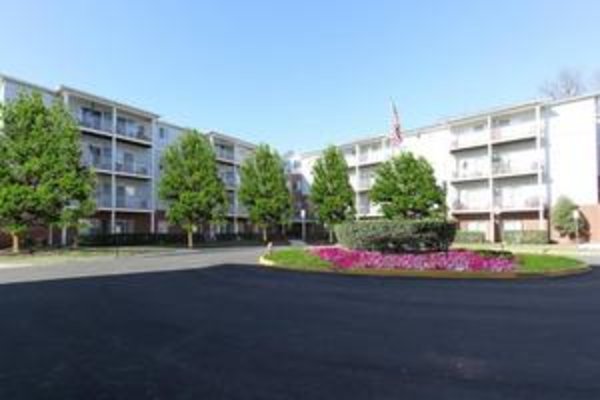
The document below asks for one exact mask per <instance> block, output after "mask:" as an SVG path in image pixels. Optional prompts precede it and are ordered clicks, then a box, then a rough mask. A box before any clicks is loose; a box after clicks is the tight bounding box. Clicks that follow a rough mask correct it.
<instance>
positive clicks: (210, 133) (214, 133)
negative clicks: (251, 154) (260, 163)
mask: <svg viewBox="0 0 600 400" xmlns="http://www.w3.org/2000/svg"><path fill="white" fill-rule="evenodd" d="M206 136H214V137H218V138H221V139H225V140H228V141H231V142H236V143H240V144H243V145H244V146H246V147H250V148H252V149H255V148H256V147H257V145H256V144H254V143H250V142H248V141H246V140H244V139H240V138H239V137H236V136H232V135H228V134H226V133H221V132H217V131H208V132H206Z"/></svg>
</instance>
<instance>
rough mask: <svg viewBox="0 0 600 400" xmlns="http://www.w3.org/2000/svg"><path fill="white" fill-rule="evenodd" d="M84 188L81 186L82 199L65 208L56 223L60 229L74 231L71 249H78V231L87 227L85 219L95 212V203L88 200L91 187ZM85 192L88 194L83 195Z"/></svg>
mask: <svg viewBox="0 0 600 400" xmlns="http://www.w3.org/2000/svg"><path fill="white" fill-rule="evenodd" d="M86 186H87V187H84V186H82V192H81V197H82V198H80V199H76V200H74V201H73V203H72V204H70V205H68V206H67V207H65V208H64V209H63V211H62V212H61V213H60V216H59V218H58V221H57V222H56V226H58V227H60V228H63V229H69V228H71V229H73V230H74V231H75V235H74V237H73V248H77V247H79V230H80V229H82V228H84V227H86V226H88V223H87V222H86V221H85V218H86V217H89V216H91V215H93V214H94V212H95V211H96V203H95V202H94V201H93V200H92V199H91V198H90V196H91V191H92V190H93V186H92V185H89V184H88V185H86ZM86 192H87V193H90V194H88V195H84V193H86ZM85 196H87V197H85Z"/></svg>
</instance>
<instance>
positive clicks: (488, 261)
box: [311, 247, 515, 272]
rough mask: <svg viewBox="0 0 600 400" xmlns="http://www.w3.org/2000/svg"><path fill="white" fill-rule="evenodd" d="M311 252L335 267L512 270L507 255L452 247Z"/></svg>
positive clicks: (313, 250)
mask: <svg viewBox="0 0 600 400" xmlns="http://www.w3.org/2000/svg"><path fill="white" fill-rule="evenodd" d="M311 252H312V253H313V254H315V255H316V256H318V257H319V258H321V259H322V260H325V261H329V262H331V263H332V264H333V265H334V266H336V267H337V268H344V269H353V268H369V269H405V270H416V271H425V270H440V271H491V272H506V271H513V270H514V267H515V266H514V262H513V260H512V259H510V258H501V257H490V256H483V255H481V254H478V253H475V252H473V251H466V250H460V251H459V250H451V251H448V252H434V253H419V254H411V253H405V254H382V253H379V252H376V251H365V250H348V249H344V248H341V247H313V248H312V249H311Z"/></svg>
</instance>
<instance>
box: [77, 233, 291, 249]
mask: <svg viewBox="0 0 600 400" xmlns="http://www.w3.org/2000/svg"><path fill="white" fill-rule="evenodd" d="M186 241H187V235H186V234H185V233H120V234H100V235H85V236H82V237H81V239H80V244H81V245H82V246H181V245H183V244H185V243H186ZM274 242H276V243H286V242H287V241H286V240H285V239H284V238H282V237H274ZM194 243H197V244H198V245H199V246H200V247H202V246H220V245H242V244H262V237H261V236H260V235H257V234H254V233H241V234H238V235H235V234H233V233H221V234H216V235H215V237H214V238H213V239H208V237H207V236H206V235H203V234H201V233H198V234H194Z"/></svg>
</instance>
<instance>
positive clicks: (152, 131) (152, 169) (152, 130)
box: [148, 118, 157, 233]
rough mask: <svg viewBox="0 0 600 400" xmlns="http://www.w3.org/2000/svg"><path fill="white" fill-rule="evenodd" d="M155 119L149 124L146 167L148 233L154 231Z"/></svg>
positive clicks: (155, 194) (155, 202) (155, 203)
mask: <svg viewBox="0 0 600 400" xmlns="http://www.w3.org/2000/svg"><path fill="white" fill-rule="evenodd" d="M156 131H157V128H156V119H155V118H153V119H152V122H151V124H150V167H149V168H148V169H149V171H148V175H149V176H150V193H151V195H150V233H154V232H155V231H156V226H155V219H156V217H155V214H156V205H157V201H156V197H157V193H156V173H155V167H154V163H155V162H156V154H154V143H155V138H156Z"/></svg>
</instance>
